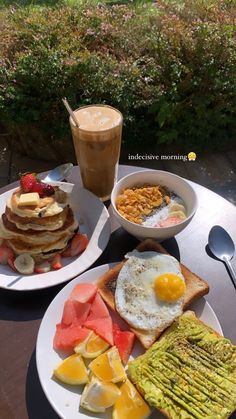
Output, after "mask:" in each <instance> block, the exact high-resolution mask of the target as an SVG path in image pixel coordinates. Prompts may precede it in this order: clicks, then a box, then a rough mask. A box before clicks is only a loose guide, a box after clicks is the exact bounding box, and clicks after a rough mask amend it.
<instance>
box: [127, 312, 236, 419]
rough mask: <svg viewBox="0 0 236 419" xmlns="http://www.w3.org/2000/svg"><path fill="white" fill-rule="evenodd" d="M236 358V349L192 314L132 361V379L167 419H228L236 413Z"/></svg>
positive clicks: (183, 317)
mask: <svg viewBox="0 0 236 419" xmlns="http://www.w3.org/2000/svg"><path fill="white" fill-rule="evenodd" d="M235 357H236V346H235V345H233V344H232V343H231V342H230V341H229V340H228V339H226V338H224V337H223V336H221V335H219V334H218V333H217V332H216V331H215V330H213V329H212V328H211V327H210V326H208V325H206V324H205V323H204V322H202V321H201V320H200V319H198V318H197V317H196V316H195V313H194V312H192V311H190V310H187V311H186V312H185V313H183V314H182V315H181V316H180V317H179V318H178V319H176V320H175V321H174V322H173V323H172V325H171V326H170V327H168V328H167V329H166V330H165V332H164V333H163V334H162V336H161V337H160V339H158V341H157V342H156V343H155V344H154V345H153V346H152V347H151V348H150V349H149V350H148V351H147V352H145V353H144V354H143V355H140V356H139V357H137V358H136V359H134V360H133V361H130V362H129V365H128V376H129V378H130V379H131V381H132V382H133V383H134V385H135V386H136V387H137V389H138V390H139V392H140V393H141V395H142V396H143V397H144V398H145V400H146V401H148V402H150V405H151V406H154V407H155V408H156V409H158V410H159V411H161V412H162V414H163V415H165V416H166V417H168V418H171V419H179V418H180V417H181V418H183V417H186V418H187V417H189V418H190V417H198V418H216V417H219V418H222V419H223V418H224V419H226V418H229V417H230V416H231V414H232V413H233V412H234V410H235V409H236V391H235V390H236V363H235ZM153 365H155V368H153ZM225 390H226V391H225ZM193 395H194V396H193Z"/></svg>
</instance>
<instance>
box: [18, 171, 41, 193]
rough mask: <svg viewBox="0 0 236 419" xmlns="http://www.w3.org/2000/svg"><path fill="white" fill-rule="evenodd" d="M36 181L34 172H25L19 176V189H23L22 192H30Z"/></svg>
mask: <svg viewBox="0 0 236 419" xmlns="http://www.w3.org/2000/svg"><path fill="white" fill-rule="evenodd" d="M36 182H37V179H36V176H35V174H34V173H26V174H25V175H23V176H21V178H20V186H21V189H22V190H23V192H26V193H27V192H31V191H32V188H33V186H34V185H35V184H36ZM35 192H36V191H35Z"/></svg>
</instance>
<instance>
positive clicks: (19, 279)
mask: <svg viewBox="0 0 236 419" xmlns="http://www.w3.org/2000/svg"><path fill="white" fill-rule="evenodd" d="M13 190H14V189H12V190H10V191H8V192H5V193H4V194H2V195H1V202H0V214H2V213H3V212H4V211H5V205H6V201H7V198H8V196H10V195H11V194H12V192H13ZM70 201H71V202H70V204H71V207H72V208H73V211H74V214H75V217H76V218H77V220H78V222H79V227H80V232H81V233H86V234H87V235H88V238H89V244H88V246H87V248H86V249H85V251H84V252H83V253H82V254H81V255H80V256H77V257H74V258H63V259H62V260H63V268H61V269H60V270H57V271H56V270H54V271H50V272H47V273H44V274H33V275H25V276H22V275H20V274H17V273H15V272H13V270H12V269H11V268H10V267H9V266H8V265H0V288H6V289H8V290H14V291H30V290H37V289H42V288H48V287H52V286H53V285H58V284H61V283H63V282H66V281H68V280H69V279H71V278H74V277H75V276H76V275H79V274H81V273H82V272H83V271H85V270H86V269H88V268H89V267H90V266H91V265H92V264H93V263H94V262H95V261H96V260H97V259H98V258H99V256H100V255H101V254H102V252H103V251H104V249H105V247H106V245H107V243H108V240H109V237H110V234H111V228H110V219H109V214H108V211H107V209H106V207H105V206H104V205H103V203H102V202H101V201H100V200H99V199H98V198H97V197H96V196H95V195H93V194H92V193H91V192H89V191H87V190H86V189H83V188H79V187H77V186H76V185H75V186H74V189H73V191H72V193H71V198H70Z"/></svg>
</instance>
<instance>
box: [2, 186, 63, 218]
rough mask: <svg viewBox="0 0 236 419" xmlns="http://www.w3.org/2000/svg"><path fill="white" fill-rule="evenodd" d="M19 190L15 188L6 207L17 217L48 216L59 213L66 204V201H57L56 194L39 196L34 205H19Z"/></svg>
mask: <svg viewBox="0 0 236 419" xmlns="http://www.w3.org/2000/svg"><path fill="white" fill-rule="evenodd" d="M20 195H21V191H20V189H17V190H16V191H15V192H13V194H12V196H11V197H10V198H9V199H8V201H7V207H9V208H10V210H11V211H12V212H13V213H14V214H16V215H19V217H29V218H37V217H42V218H43V217H50V216H52V215H56V214H60V213H61V212H62V211H63V208H64V207H65V206H66V205H67V203H66V202H58V201H57V197H56V194H54V195H52V196H46V197H44V198H40V200H39V203H38V205H36V206H24V207H19V205H18V204H19V199H20Z"/></svg>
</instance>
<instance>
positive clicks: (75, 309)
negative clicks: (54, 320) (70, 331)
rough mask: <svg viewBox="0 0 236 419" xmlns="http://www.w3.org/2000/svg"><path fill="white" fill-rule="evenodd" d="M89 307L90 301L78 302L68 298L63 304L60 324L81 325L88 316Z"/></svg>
mask: <svg viewBox="0 0 236 419" xmlns="http://www.w3.org/2000/svg"><path fill="white" fill-rule="evenodd" d="M90 307H91V304H90V303H80V302H79V301H77V300H72V299H70V298H69V300H67V301H66V302H65V304H64V309H63V314H62V320H61V322H62V324H63V325H65V326H70V325H71V324H76V325H78V326H82V325H83V324H84V322H85V320H86V319H87V317H88V314H89V310H90Z"/></svg>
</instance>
